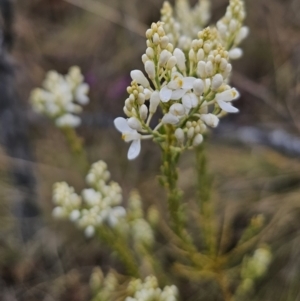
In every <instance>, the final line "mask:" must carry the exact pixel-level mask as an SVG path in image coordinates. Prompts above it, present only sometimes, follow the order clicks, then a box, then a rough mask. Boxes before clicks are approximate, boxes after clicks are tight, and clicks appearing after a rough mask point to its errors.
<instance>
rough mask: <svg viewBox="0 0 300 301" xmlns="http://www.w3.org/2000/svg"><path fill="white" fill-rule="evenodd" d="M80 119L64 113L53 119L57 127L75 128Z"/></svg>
mask: <svg viewBox="0 0 300 301" xmlns="http://www.w3.org/2000/svg"><path fill="white" fill-rule="evenodd" d="M80 123H81V119H80V118H79V117H78V116H75V115H73V114H65V115H63V116H61V117H59V118H57V119H56V120H55V124H56V126H57V127H60V128H62V127H71V128H76V127H78V126H79V125H80Z"/></svg>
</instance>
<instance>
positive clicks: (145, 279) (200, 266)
mask: <svg viewBox="0 0 300 301" xmlns="http://www.w3.org/2000/svg"><path fill="white" fill-rule="evenodd" d="M209 4H210V2H209V1H208V0H200V1H199V3H198V4H197V5H196V6H195V7H194V8H190V6H189V5H188V2H187V1H186V0H177V1H176V5H175V8H174V9H173V8H172V6H171V4H170V3H168V2H165V3H164V5H163V8H162V10H161V14H162V15H161V21H159V22H157V23H152V25H151V27H150V28H149V29H148V30H147V32H146V39H147V41H146V45H147V48H146V51H145V54H143V56H142V61H143V64H144V69H145V73H144V72H142V71H140V70H133V71H131V73H130V76H131V79H132V82H131V84H130V86H129V87H128V88H127V92H128V94H129V95H128V98H127V99H126V100H125V105H124V114H125V115H126V118H124V117H117V118H116V119H115V120H114V125H115V127H116V129H117V130H118V131H119V132H120V133H121V134H122V138H123V140H124V141H125V142H130V143H131V144H130V147H129V150H128V155H127V157H128V159H129V160H133V159H135V158H136V157H137V156H138V155H139V154H140V152H141V142H142V140H145V139H151V140H153V141H154V142H155V143H156V144H157V145H159V147H160V149H161V153H162V162H161V175H160V183H161V184H162V185H163V187H164V188H165V189H166V192H167V204H168V214H167V216H164V215H163V214H161V213H160V212H159V211H158V210H157V208H156V207H154V206H152V207H150V208H149V209H148V211H147V213H146V214H145V212H144V209H143V206H142V201H141V197H140V195H139V194H138V192H137V191H133V192H132V193H131V194H130V196H129V199H128V202H127V203H128V204H127V207H126V208H125V207H123V206H122V205H121V203H122V199H123V197H122V190H121V187H120V185H119V184H117V183H114V182H110V183H108V181H109V179H110V172H109V171H108V169H107V165H106V163H105V162H103V161H99V162H96V163H94V164H92V166H91V168H90V169H89V171H88V173H87V176H86V182H87V185H88V188H86V189H84V190H82V192H81V194H80V195H79V194H77V193H76V192H75V189H74V188H73V187H70V186H69V185H68V184H67V183H65V182H61V183H56V184H55V185H54V191H53V202H54V204H55V208H54V210H53V215H54V216H55V217H57V218H60V219H69V220H71V221H72V222H73V223H75V224H76V226H77V227H78V228H80V229H82V230H83V231H84V233H85V235H86V236H87V237H88V238H91V237H95V238H98V239H100V240H101V241H102V242H105V243H106V244H107V245H108V246H109V247H111V249H112V250H113V251H114V252H115V253H116V254H117V255H118V257H119V259H120V260H121V261H122V263H123V265H124V268H125V269H126V270H122V273H117V272H116V271H115V270H111V271H110V272H109V273H108V274H107V275H106V276H104V275H103V272H102V270H101V269H100V268H95V270H94V272H93V273H92V276H91V282H90V284H91V289H92V291H93V295H94V297H93V300H95V301H96V300H97V301H98V300H99V301H109V300H125V301H176V300H178V299H179V295H180V294H179V290H178V288H182V286H183V281H182V279H185V281H189V283H191V287H192V286H193V285H192V284H193V283H195V282H201V281H203V280H205V281H210V282H212V283H214V284H217V285H218V290H219V292H220V294H221V295H222V297H223V299H224V300H234V298H237V299H239V298H244V296H246V294H247V292H248V291H249V290H251V289H252V287H253V283H254V281H255V279H257V278H259V277H261V276H262V275H263V274H264V273H265V271H266V270H267V267H268V265H269V263H270V260H271V254H270V251H269V249H268V248H267V247H265V246H263V247H260V248H258V249H257V250H256V251H255V253H254V255H253V256H251V255H249V254H247V253H248V248H247V247H246V246H248V244H251V242H252V240H251V239H252V238H253V237H254V236H255V235H256V234H257V233H258V232H259V231H260V230H261V228H262V226H263V218H257V219H256V220H255V221H256V222H251V223H250V225H249V227H248V228H247V229H246V231H245V235H244V236H242V238H241V241H240V242H239V243H238V244H237V246H236V247H235V248H233V250H231V251H230V252H229V253H224V252H222V250H221V249H220V248H219V246H218V240H217V238H216V237H217V230H216V229H217V222H216V218H215V216H214V210H213V207H212V203H211V199H210V182H211V181H210V176H209V175H208V173H207V170H206V158H205V152H204V146H203V143H204V140H205V135H206V133H207V131H208V129H209V128H215V127H217V126H218V124H219V120H220V118H222V117H223V116H225V115H226V114H227V113H237V112H238V109H237V108H236V107H235V106H234V105H233V101H235V100H236V99H237V98H238V97H239V92H238V91H237V90H236V89H235V88H234V87H232V86H231V85H230V83H229V82H230V75H231V72H232V65H231V63H230V61H231V60H232V59H238V58H239V57H241V55H242V50H241V49H240V48H239V47H238V46H239V44H240V43H241V42H242V40H243V39H244V38H245V37H246V36H247V34H248V28H247V27H245V26H244V25H243V21H244V19H245V8H244V2H243V1H242V0H230V3H229V6H228V8H227V11H226V14H225V16H224V17H223V18H222V19H221V20H219V21H218V22H217V23H216V26H210V27H206V28H204V26H205V25H206V23H207V22H208V20H209V16H210V13H209V6H210V5H209ZM43 86H44V88H45V89H44V90H42V89H37V90H35V91H34V92H33V93H32V96H31V99H32V103H33V106H34V108H35V109H36V110H37V111H38V112H41V113H44V114H45V115H47V116H49V117H50V118H52V119H54V120H55V123H56V125H57V126H58V127H61V128H62V130H63V131H64V133H65V134H66V137H67V138H68V141H69V142H70V144H71V147H72V149H73V150H76V151H77V152H79V153H81V154H84V153H83V149H82V144H81V143H79V142H78V141H80V139H79V140H78V138H76V137H77V136H76V133H75V131H74V130H73V129H72V128H74V127H76V126H78V125H79V123H80V121H79V119H78V117H77V116H75V115H73V113H78V112H79V111H80V110H81V107H80V106H79V105H78V104H82V105H83V104H86V103H87V102H88V97H87V95H86V94H87V92H88V87H87V85H86V84H84V83H83V77H82V75H81V74H80V72H79V69H78V68H71V69H70V72H69V74H68V75H67V76H66V77H63V76H61V75H59V74H57V73H55V72H51V73H49V74H48V76H47V79H46V81H45V83H44V85H43ZM75 101H76V102H77V104H76V103H75ZM74 145H75V146H74ZM186 150H193V151H194V152H195V154H196V171H197V175H198V179H197V181H198V182H197V190H198V194H197V196H196V204H197V207H196V208H195V210H194V209H193V211H194V212H193V214H191V208H188V207H187V206H185V204H184V202H183V192H182V191H181V190H180V188H179V187H178V183H177V180H178V168H177V163H178V161H179V158H180V155H181V154H182V153H183V152H184V151H186ZM81 158H82V160H86V157H85V156H81ZM84 166H85V167H87V166H88V162H85V164H84ZM84 171H86V168H85V169H84ZM188 221H192V222H195V227H197V231H196V232H197V233H196V234H195V231H193V230H192V229H191V227H190V226H189V224H190V223H189V222H188ZM199 233H200V237H201V239H200V241H199V240H198V239H197V236H198V235H199ZM249 233H250V234H249ZM158 234H160V235H162V236H163V242H164V243H165V244H167V245H168V247H169V248H168V250H167V251H164V252H163V253H162V254H159V256H158V255H157V254H156V252H155V251H156V250H157V247H158V240H157V235H158ZM167 262H169V263H168V264H167ZM233 271H234V272H233ZM174 283H175V284H176V286H175V285H174ZM187 298H188V297H187ZM190 299H191V298H190ZM186 300H188V299H186ZM191 300H193V299H191Z"/></svg>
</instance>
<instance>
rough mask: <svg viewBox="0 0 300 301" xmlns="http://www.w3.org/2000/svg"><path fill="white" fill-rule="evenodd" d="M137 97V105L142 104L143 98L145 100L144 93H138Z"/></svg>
mask: <svg viewBox="0 0 300 301" xmlns="http://www.w3.org/2000/svg"><path fill="white" fill-rule="evenodd" d="M137 99H138V103H139V105H143V104H144V103H145V100H146V98H145V94H144V93H139V94H138V97H137Z"/></svg>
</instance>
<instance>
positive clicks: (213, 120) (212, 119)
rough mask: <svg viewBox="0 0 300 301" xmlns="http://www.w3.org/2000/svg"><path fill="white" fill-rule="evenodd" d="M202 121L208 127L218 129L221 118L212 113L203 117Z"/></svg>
mask: <svg viewBox="0 0 300 301" xmlns="http://www.w3.org/2000/svg"><path fill="white" fill-rule="evenodd" d="M201 120H203V121H204V122H205V123H206V124H207V125H208V126H211V127H213V128H215V127H217V126H218V124H219V118H218V117H217V116H216V115H214V114H211V113H209V114H203V115H201Z"/></svg>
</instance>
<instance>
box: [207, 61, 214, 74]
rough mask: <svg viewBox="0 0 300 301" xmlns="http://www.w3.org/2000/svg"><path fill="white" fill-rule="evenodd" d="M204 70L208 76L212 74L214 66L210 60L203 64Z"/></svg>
mask: <svg viewBox="0 0 300 301" xmlns="http://www.w3.org/2000/svg"><path fill="white" fill-rule="evenodd" d="M205 72H206V74H207V76H209V77H210V76H212V75H213V72H214V67H213V64H212V62H211V61H208V62H207V63H206V64H205Z"/></svg>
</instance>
